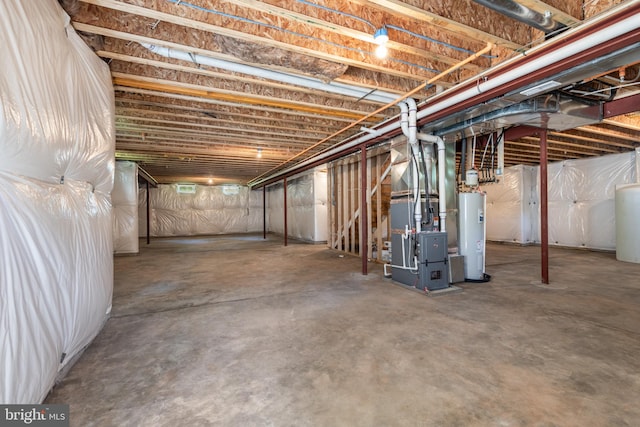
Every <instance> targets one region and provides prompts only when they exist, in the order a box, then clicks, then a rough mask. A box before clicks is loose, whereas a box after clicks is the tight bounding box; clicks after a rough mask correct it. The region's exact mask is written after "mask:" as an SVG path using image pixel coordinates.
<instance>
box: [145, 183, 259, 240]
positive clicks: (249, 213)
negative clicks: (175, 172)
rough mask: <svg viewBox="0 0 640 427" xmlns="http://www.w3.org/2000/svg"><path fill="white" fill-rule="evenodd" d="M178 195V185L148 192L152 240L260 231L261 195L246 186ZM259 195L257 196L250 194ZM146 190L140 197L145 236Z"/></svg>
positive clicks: (199, 188) (199, 189)
mask: <svg viewBox="0 0 640 427" xmlns="http://www.w3.org/2000/svg"><path fill="white" fill-rule="evenodd" d="M195 189H196V190H195V193H193V194H191V193H179V192H178V186H177V185H158V187H157V188H151V189H150V198H151V211H150V216H151V220H150V228H151V235H152V236H161V237H167V236H193V235H203V234H230V233H249V232H257V231H261V230H262V192H255V191H254V192H252V191H251V190H250V189H249V188H248V187H246V186H240V185H220V186H205V185H196V186H195ZM252 193H259V194H252ZM146 199H147V195H146V190H145V191H141V192H140V195H139V218H140V219H139V221H140V227H139V230H140V231H139V232H140V233H141V234H144V233H146V215H147V212H146V209H147V208H146Z"/></svg>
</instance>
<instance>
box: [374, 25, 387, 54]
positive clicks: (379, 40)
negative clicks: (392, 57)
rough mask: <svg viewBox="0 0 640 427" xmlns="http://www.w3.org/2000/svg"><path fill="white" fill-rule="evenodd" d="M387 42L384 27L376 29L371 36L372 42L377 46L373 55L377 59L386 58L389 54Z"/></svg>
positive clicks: (385, 28)
mask: <svg viewBox="0 0 640 427" xmlns="http://www.w3.org/2000/svg"><path fill="white" fill-rule="evenodd" d="M388 41H389V32H388V31H387V27H385V26H382V27H381V28H378V29H377V30H376V32H375V33H374V34H373V42H374V43H375V44H377V45H378V47H376V50H375V54H376V56H377V57H378V58H380V59H384V58H386V57H387V54H388V53H389V49H387V42H388Z"/></svg>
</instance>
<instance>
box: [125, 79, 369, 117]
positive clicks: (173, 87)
mask: <svg viewBox="0 0 640 427" xmlns="http://www.w3.org/2000/svg"><path fill="white" fill-rule="evenodd" d="M113 84H114V85H116V86H124V87H131V88H137V89H146V90H151V91H156V92H166V93H172V94H176V95H187V96H192V97H197V98H204V99H213V100H218V101H227V102H232V103H235V104H245V105H260V106H267V107H273V108H280V109H284V110H292V111H301V112H306V113H313V114H318V115H323V116H329V117H332V116H333V117H344V118H349V119H353V120H358V119H361V118H363V117H365V116H366V114H363V113H353V112H352V111H349V110H345V109H338V108H324V107H323V108H320V107H318V106H316V105H315V104H308V103H302V102H287V101H281V100H277V99H269V98H268V97H264V96H256V95H254V96H246V95H243V94H241V93H227V92H224V91H221V90H216V91H212V90H207V88H204V87H202V86H197V85H191V84H186V83H178V82H170V81H167V80H161V79H154V78H150V77H141V76H135V75H131V74H120V73H113Z"/></svg>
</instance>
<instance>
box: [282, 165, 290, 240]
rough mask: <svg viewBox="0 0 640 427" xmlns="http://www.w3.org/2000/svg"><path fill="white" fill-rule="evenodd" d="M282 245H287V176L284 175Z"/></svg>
mask: <svg viewBox="0 0 640 427" xmlns="http://www.w3.org/2000/svg"><path fill="white" fill-rule="evenodd" d="M283 189H284V245H285V246H287V235H288V234H289V233H288V231H287V230H288V227H287V177H286V176H285V177H284V185H283Z"/></svg>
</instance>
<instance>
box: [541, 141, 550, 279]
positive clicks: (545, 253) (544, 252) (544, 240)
mask: <svg viewBox="0 0 640 427" xmlns="http://www.w3.org/2000/svg"><path fill="white" fill-rule="evenodd" d="M547 178H548V176H547V130H546V129H543V130H542V131H541V132H540V234H541V236H540V248H541V254H540V255H541V265H542V283H544V284H546V285H548V284H549V203H548V202H549V201H548V192H547Z"/></svg>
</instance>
